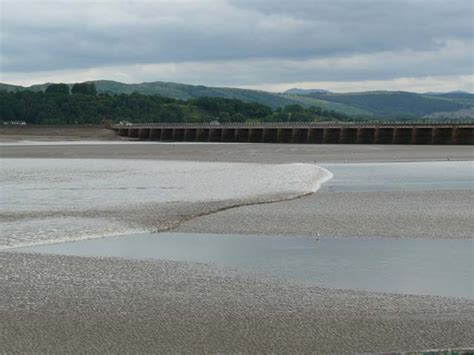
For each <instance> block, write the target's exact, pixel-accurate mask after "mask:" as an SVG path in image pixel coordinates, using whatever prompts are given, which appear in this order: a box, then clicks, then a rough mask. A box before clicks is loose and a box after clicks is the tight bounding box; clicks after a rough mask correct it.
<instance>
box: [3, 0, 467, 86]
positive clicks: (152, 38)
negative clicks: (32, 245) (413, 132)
mask: <svg viewBox="0 0 474 355" xmlns="http://www.w3.org/2000/svg"><path fill="white" fill-rule="evenodd" d="M0 4H1V9H0V10H1V11H0V16H1V18H0V23H1V25H0V26H1V37H0V41H1V42H0V43H1V47H0V68H1V76H0V81H2V82H8V83H13V84H22V85H30V84H35V83H42V82H76V81H85V80H96V79H109V80H117V81H122V82H127V83H138V82H143V81H156V80H161V81H174V82H182V83H189V84H202V85H209V86H211V85H212V86H234V87H248V88H257V89H263V90H270V91H283V90H286V89H288V88H291V87H300V88H322V89H329V90H333V91H341V92H344V91H363V90H377V89H387V90H407V91H417V92H424V91H449V90H466V91H470V92H473V91H474V86H473V85H474V84H473V82H474V73H473V65H474V53H473V51H474V47H473V45H474V39H473V36H474V35H473V31H474V28H473V26H474V25H473V16H474V0H340V1H338V0H285V1H283V0H155V1H144V0H140V1H134V0H127V1H125V0H123V1H120V0H116V1H106V0H101V1H86V0H83V1H81V0H77V1H74V0H64V1H59V0H0Z"/></svg>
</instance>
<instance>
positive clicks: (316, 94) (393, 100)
mask: <svg viewBox="0 0 474 355" xmlns="http://www.w3.org/2000/svg"><path fill="white" fill-rule="evenodd" d="M94 83H95V85H96V87H97V91H98V92H99V93H110V94H132V93H134V92H138V93H141V94H144V95H161V96H164V97H170V98H175V99H181V100H188V99H192V98H197V97H203V96H210V97H223V98H229V99H238V100H242V101H246V102H258V103H261V104H264V105H266V106H269V107H271V108H273V109H276V108H278V107H285V106H288V105H293V104H300V105H302V106H305V107H310V106H319V107H321V108H322V109H325V110H334V111H338V112H342V113H345V114H348V115H352V116H363V117H365V118H367V119H377V118H393V119H397V118H407V119H410V118H413V119H419V118H423V117H426V118H436V119H463V118H468V119H472V118H474V94H470V93H466V92H459V91H454V92H449V93H427V94H418V93H412V92H403V91H371V92H354V93H333V92H329V91H327V90H322V89H298V88H293V89H290V90H287V91H286V92H284V93H273V92H266V91H257V90H248V89H238V88H227V87H207V86H202V85H187V84H180V83H173V82H162V81H155V82H145V83H140V84H125V83H120V82H117V81H109V80H97V81H94ZM48 85H49V83H45V84H39V85H32V86H30V87H23V86H16V85H10V84H2V83H0V91H9V92H12V91H17V90H20V91H21V90H31V91H44V90H45V89H46V87H47V86H48ZM69 85H72V84H69Z"/></svg>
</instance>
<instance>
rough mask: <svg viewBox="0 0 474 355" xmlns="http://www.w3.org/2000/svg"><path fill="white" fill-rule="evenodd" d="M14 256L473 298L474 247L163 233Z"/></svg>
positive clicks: (92, 241) (428, 242)
mask: <svg viewBox="0 0 474 355" xmlns="http://www.w3.org/2000/svg"><path fill="white" fill-rule="evenodd" d="M15 250H16V251H22V252H34V253H47V254H62V255H76V256H89V257H91V256H92V257H104V256H106V257H120V258H127V259H138V260H144V259H160V260H173V261H186V262H200V263H210V264H214V265H217V266H221V267H230V268H235V269H237V270H239V271H241V272H244V273H245V274H246V275H247V276H249V275H250V276H255V277H263V278H265V277H267V278H272V279H274V278H276V279H282V280H287V281H288V280H289V281H297V282H303V283H308V284H313V285H318V286H322V287H330V288H345V289H347V288H349V289H362V290H369V291H377V292H390V293H402V294H418V295H437V296H452V297H463V298H470V299H474V296H473V280H474V271H473V252H474V241H473V240H420V239H402V240H393V239H392V240H390V239H362V238H357V239H350V238H339V239H338V238H312V237H288V236H285V237H284V236H273V237H268V236H242V235H212V234H192V233H189V234H186V233H161V234H154V235H153V234H139V235H130V236H118V237H109V238H100V239H89V240H81V241H76V242H68V243H58V244H48V245H41V246H36V247H30V248H19V249H15Z"/></svg>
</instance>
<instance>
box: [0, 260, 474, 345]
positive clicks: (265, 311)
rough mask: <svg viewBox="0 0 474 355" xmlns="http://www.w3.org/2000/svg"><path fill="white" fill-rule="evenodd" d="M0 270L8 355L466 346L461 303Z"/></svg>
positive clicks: (142, 274)
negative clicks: (9, 354)
mask: <svg viewBox="0 0 474 355" xmlns="http://www.w3.org/2000/svg"><path fill="white" fill-rule="evenodd" d="M0 259H1V264H2V268H3V275H4V279H3V280H2V285H1V286H2V293H1V303H0V305H1V307H0V319H1V327H2V332H1V336H2V338H1V342H2V351H4V352H6V353H16V352H18V353H20V352H22V353H23V352H34V353H71V352H81V353H83V352H86V353H91V352H94V353H104V352H107V353H127V352H133V353H137V352H138V353H150V352H153V353H236V352H237V353H257V352H264V353H269V352H276V353H334V352H338V353H341V352H382V351H400V350H416V349H427V348H440V347H444V348H445V347H459V346H469V345H472V344H473V342H474V335H473V334H472V332H471V329H472V327H473V326H474V320H473V318H472V307H473V306H474V302H473V301H469V300H463V299H453V298H443V297H423V296H407V295H405V296H402V295H391V294H377V293H368V292H359V291H357V292H356V291H344V290H329V289H321V288H318V287H307V286H302V285H298V284H291V283H283V282H276V281H264V280H259V279H255V278H243V277H239V276H236V275H233V274H232V272H231V271H228V272H226V271H225V270H218V269H215V268H212V267H208V266H205V265H200V264H186V263H176V262H166V261H163V262H160V261H155V262H148V261H140V262H137V261H130V260H122V259H114V258H102V259H100V258H96V259H93V258H78V257H64V256H45V255H28V254H15V253H0Z"/></svg>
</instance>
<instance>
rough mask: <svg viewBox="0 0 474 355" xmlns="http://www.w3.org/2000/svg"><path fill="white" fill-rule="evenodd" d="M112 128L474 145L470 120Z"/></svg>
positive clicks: (232, 137) (178, 137)
mask: <svg viewBox="0 0 474 355" xmlns="http://www.w3.org/2000/svg"><path fill="white" fill-rule="evenodd" d="M112 128H113V129H115V131H116V132H117V133H118V134H119V135H120V136H124V137H130V138H134V139H137V140H158V141H160V140H161V141H186V142H195V141H197V142H209V141H210V142H252V143H327V144H470V145H472V144H474V138H473V131H474V123H470V122H455V123H454V122H436V123H426V122H357V123H356V122H344V123H340V122H337V123H335V122H327V123H322V122H318V123H305V122H268V123H236V122H233V123H232V122H231V123H222V124H212V123H136V124H132V125H114V126H112Z"/></svg>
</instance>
